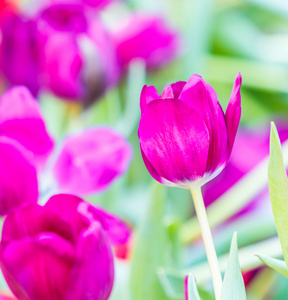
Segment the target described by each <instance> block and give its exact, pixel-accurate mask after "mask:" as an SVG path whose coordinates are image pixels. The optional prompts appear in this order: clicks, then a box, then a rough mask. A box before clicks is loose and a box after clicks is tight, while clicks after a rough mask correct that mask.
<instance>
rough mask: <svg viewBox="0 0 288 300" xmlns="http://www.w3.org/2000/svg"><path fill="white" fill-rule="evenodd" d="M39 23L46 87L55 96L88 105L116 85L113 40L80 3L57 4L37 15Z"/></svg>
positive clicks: (97, 20)
mask: <svg viewBox="0 0 288 300" xmlns="http://www.w3.org/2000/svg"><path fill="white" fill-rule="evenodd" d="M37 24H38V29H39V32H40V34H41V37H42V38H41V41H42V48H43V53H42V61H43V65H42V68H43V69H42V71H43V81H44V85H45V87H46V88H47V89H49V90H51V91H52V92H53V93H54V94H55V95H57V96H58V97H61V98H64V99H68V100H73V101H84V102H86V103H87V104H89V103H90V102H92V101H93V100H95V99H97V98H98V97H100V96H101V95H102V94H103V93H104V92H105V90H106V89H107V88H109V87H111V86H112V85H114V84H115V83H116V81H117V80H118V73H119V71H118V65H117V64H116V53H115V50H114V48H113V47H112V41H111V40H110V37H109V36H108V33H107V32H106V30H105V28H104V26H103V25H102V23H101V22H100V20H99V19H98V18H97V17H95V16H93V18H92V17H91V16H89V14H86V11H85V6H84V5H83V4H82V3H80V1H74V2H72V1H71V2H65V1H55V3H53V4H51V5H48V6H46V7H45V8H43V9H42V10H41V11H40V12H39V13H38V18H37Z"/></svg>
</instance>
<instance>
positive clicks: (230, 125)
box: [225, 73, 242, 157]
mask: <svg viewBox="0 0 288 300" xmlns="http://www.w3.org/2000/svg"><path fill="white" fill-rule="evenodd" d="M241 84H242V77H241V73H238V75H237V77H236V79H235V82H234V86H233V90H232V94H231V97H230V101H229V104H228V107H227V109H226V113H225V118H226V124H227V131H228V157H230V154H231V151H232V148H233V144H234V140H235V136H236V133H237V130H238V126H239V122H240V117H241V94H240V87H241Z"/></svg>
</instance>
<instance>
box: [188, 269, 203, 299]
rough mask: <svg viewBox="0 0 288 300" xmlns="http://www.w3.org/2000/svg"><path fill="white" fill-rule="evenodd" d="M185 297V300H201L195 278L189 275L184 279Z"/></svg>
mask: <svg viewBox="0 0 288 300" xmlns="http://www.w3.org/2000/svg"><path fill="white" fill-rule="evenodd" d="M185 295H186V300H201V298H200V296H199V293H198V289H197V284H196V279H195V277H194V276H193V275H192V274H191V273H189V275H188V276H187V278H186V279H185Z"/></svg>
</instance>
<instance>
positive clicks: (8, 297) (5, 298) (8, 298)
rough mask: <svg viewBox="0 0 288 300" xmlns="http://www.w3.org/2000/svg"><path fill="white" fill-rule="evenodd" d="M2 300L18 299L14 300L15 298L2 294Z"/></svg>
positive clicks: (0, 295) (0, 297)
mask: <svg viewBox="0 0 288 300" xmlns="http://www.w3.org/2000/svg"><path fill="white" fill-rule="evenodd" d="M0 300H17V299H16V298H14V297H13V296H10V295H6V294H3V293H1V294H0Z"/></svg>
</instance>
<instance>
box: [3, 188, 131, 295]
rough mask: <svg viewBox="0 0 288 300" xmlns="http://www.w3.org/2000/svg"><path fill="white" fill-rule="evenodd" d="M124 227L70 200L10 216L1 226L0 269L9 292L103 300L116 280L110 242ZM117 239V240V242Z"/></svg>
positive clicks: (52, 200)
mask: <svg viewBox="0 0 288 300" xmlns="http://www.w3.org/2000/svg"><path fill="white" fill-rule="evenodd" d="M128 234H129V233H128V231H127V228H126V226H125V225H124V224H123V223H121V222H120V221H119V220H118V219H117V218H115V217H114V216H112V215H109V214H108V213H106V212H104V211H102V210H101V209H95V208H94V207H93V206H92V205H90V204H89V203H87V202H85V201H83V200H82V199H80V198H78V197H76V196H72V195H64V194H62V195H61V194H60V195H55V196H53V197H51V198H50V199H49V200H48V202H47V203H46V204H45V206H40V205H37V204H35V205H31V206H27V207H25V208H22V209H20V210H17V211H14V212H12V213H11V214H9V215H8V216H7V218H6V219H5V221H4V225H3V231H2V240H1V263H0V264H1V269H2V272H3V274H4V277H5V279H6V281H7V284H8V285H9V287H10V289H11V291H12V292H13V293H14V295H15V296H16V297H17V298H19V299H27V300H28V299H29V300H39V299H42V300H66V299H67V300H68V299H69V300H79V299H83V300H85V299H86V300H88V299H94V300H106V299H108V297H109V295H110V293H111V290H112V286H113V280H114V263H113V255H112V250H111V243H110V240H111V239H109V237H111V236H112V237H113V239H114V240H116V241H117V242H119V241H120V242H122V241H123V237H124V236H125V237H126V238H127V237H128ZM118 237H119V239H118Z"/></svg>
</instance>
